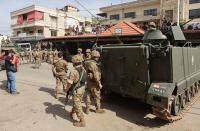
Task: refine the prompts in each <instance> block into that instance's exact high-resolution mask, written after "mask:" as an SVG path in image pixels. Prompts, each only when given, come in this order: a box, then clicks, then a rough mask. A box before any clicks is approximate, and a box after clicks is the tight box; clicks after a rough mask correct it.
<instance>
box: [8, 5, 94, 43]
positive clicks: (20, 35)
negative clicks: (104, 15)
mask: <svg viewBox="0 0 200 131" xmlns="http://www.w3.org/2000/svg"><path fill="white" fill-rule="evenodd" d="M91 22H92V20H91V19H90V18H85V17H82V16H81V15H80V13H79V11H78V9H77V8H76V7H74V6H65V7H64V8H63V9H49V8H45V7H41V6H36V5H32V6H29V7H26V8H23V9H19V10H16V11H13V12H11V28H12V31H13V32H12V37H11V38H12V40H13V41H20V40H21V41H22V40H24V41H29V40H39V39H42V38H45V37H51V36H64V35H66V33H67V31H68V29H69V28H76V27H77V28H78V29H79V31H81V29H82V28H83V27H84V28H86V27H87V28H86V29H88V30H87V31H90V30H91V29H90V28H91V26H90V24H91Z"/></svg>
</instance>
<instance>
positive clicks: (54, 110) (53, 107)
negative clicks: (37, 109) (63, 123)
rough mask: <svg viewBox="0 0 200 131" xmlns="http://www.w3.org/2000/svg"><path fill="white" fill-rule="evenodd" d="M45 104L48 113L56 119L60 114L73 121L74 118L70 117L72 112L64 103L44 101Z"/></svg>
mask: <svg viewBox="0 0 200 131" xmlns="http://www.w3.org/2000/svg"><path fill="white" fill-rule="evenodd" d="M44 105H45V106H46V109H45V111H46V113H47V114H52V115H53V117H54V118H55V119H57V116H58V117H61V118H63V119H66V120H69V121H71V122H73V120H72V119H71V118H70V112H69V111H67V110H65V109H64V106H63V105H60V104H51V103H49V102H44Z"/></svg>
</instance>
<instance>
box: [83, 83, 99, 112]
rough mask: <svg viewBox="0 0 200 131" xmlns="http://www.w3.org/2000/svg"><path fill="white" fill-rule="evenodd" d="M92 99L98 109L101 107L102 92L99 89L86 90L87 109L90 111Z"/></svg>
mask: <svg viewBox="0 0 200 131" xmlns="http://www.w3.org/2000/svg"><path fill="white" fill-rule="evenodd" d="M91 98H93V99H94V103H95V107H96V109H100V107H101V91H100V89H98V88H97V87H92V88H87V90H86V108H87V109H90V105H91Z"/></svg>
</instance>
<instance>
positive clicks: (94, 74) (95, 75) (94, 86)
mask: <svg viewBox="0 0 200 131" xmlns="http://www.w3.org/2000/svg"><path fill="white" fill-rule="evenodd" d="M91 55H92V59H91V60H89V61H87V62H86V63H85V68H86V71H87V76H88V77H87V89H86V114H89V112H90V105H91V96H92V98H94V101H95V107H96V111H95V112H96V113H104V112H105V111H104V110H103V109H102V108H101V102H100V99H101V96H100V95H101V91H100V90H101V88H102V85H101V72H100V69H99V67H98V65H97V61H98V60H99V58H100V54H99V52H98V51H96V50H94V51H92V53H91Z"/></svg>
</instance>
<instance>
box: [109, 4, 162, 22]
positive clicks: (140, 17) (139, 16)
mask: <svg viewBox="0 0 200 131" xmlns="http://www.w3.org/2000/svg"><path fill="white" fill-rule="evenodd" d="M154 8H157V16H144V10H147V9H154ZM128 12H136V18H134V19H133V18H124V13H128ZM114 14H120V19H123V20H125V21H128V22H136V21H145V20H149V19H159V16H160V4H159V3H158V4H152V5H143V6H140V7H135V8H133V7H129V8H125V9H120V10H112V11H108V12H107V16H108V17H107V19H108V20H109V22H112V23H117V20H110V15H114ZM109 22H107V23H109Z"/></svg>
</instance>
